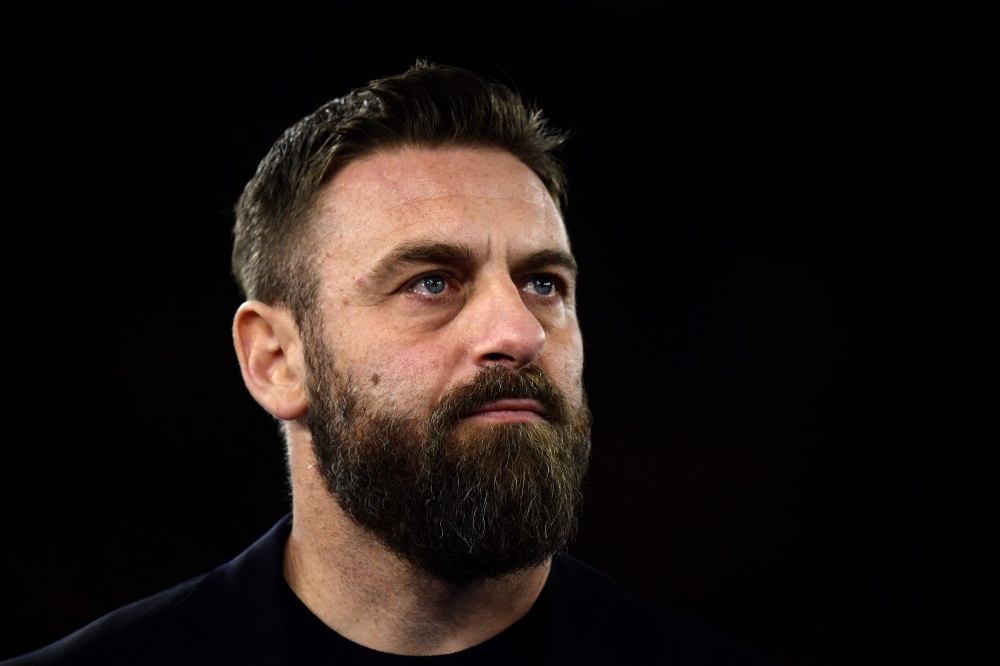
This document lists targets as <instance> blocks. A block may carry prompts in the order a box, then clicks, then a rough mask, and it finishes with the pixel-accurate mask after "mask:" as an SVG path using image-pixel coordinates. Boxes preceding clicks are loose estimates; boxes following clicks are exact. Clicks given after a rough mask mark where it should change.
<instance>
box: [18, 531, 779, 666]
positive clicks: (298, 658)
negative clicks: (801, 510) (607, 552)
mask: <svg viewBox="0 0 1000 666" xmlns="http://www.w3.org/2000/svg"><path fill="white" fill-rule="evenodd" d="M290 528H291V519H290V518H287V517H286V518H284V519H282V520H281V521H280V522H279V523H278V524H277V525H275V526H274V527H273V528H272V529H271V531H269V532H268V533H267V534H266V535H264V536H263V537H262V538H261V539H260V540H258V541H257V542H256V543H255V544H253V545H252V546H250V548H248V549H247V550H246V551H244V552H243V553H242V554H241V555H240V556H239V557H237V558H236V559H234V560H233V561H231V562H229V563H227V564H224V565H222V566H221V567H219V568H217V569H215V570H214V571H212V572H210V573H208V574H205V575H204V576H200V577H198V578H195V579H193V580H189V581H187V582H186V583H181V584H180V585H178V586H176V587H173V588H171V589H169V590H167V591H165V592H161V593H160V594H157V595H155V596H153V597H150V598H148V599H144V600H142V601H139V602H136V603H134V604H131V605H129V606H125V607H124V608H121V609H119V610H117V611H115V612H113V613H110V614H108V615H106V616H104V617H102V618H101V619H99V620H97V621H96V622H93V623H91V624H90V625H88V626H86V627H84V628H83V629H81V630H80V631H77V632H76V633H74V634H71V635H69V636H67V637H66V638H64V639H62V640H61V641H59V642H57V643H54V644H52V645H50V646H48V647H46V648H43V649H41V650H38V651H37V652H32V653H31V654H28V655H25V656H23V657H19V658H17V659H14V660H12V661H8V662H4V663H5V664H6V665H7V666H15V665H16V666H28V665H29V664H30V665H43V664H106V665H108V666H114V665H116V664H122V665H124V664H129V665H130V666H131V665H139V664H141V665H148V666H157V665H165V664H176V665H183V666H196V665H198V664H206V665H208V664H211V665H213V666H216V665H223V664H240V665H248V664H275V665H278V664H281V665H283V666H299V665H305V664H398V663H402V662H414V661H419V662H420V663H441V664H446V665H448V666H451V665H452V664H493V663H497V664H499V663H504V664H511V663H517V664H522V663H523V664H612V663H655V664H766V663H770V662H769V661H767V660H766V659H763V658H762V657H760V656H758V655H756V654H754V653H752V652H750V651H748V650H746V649H744V648H742V647H740V646H739V645H737V644H735V643H733V642H731V641H729V640H728V639H726V638H725V637H723V636H720V635H719V634H716V633H715V632H713V631H711V630H710V629H707V628H705V627H703V626H701V625H699V624H697V623H695V622H693V621H691V620H689V619H687V618H684V617H683V616H680V615H678V614H676V613H673V612H671V611H668V610H666V609H664V608H661V607H659V606H656V605H654V604H650V603H648V602H645V601H642V600H641V599H639V598H637V597H636V596H634V595H633V594H631V593H630V592H628V591H627V590H626V589H625V588H623V587H621V586H620V585H618V584H617V583H615V582H614V581H612V580H611V579H610V578H608V577H607V576H605V575H604V574H602V573H600V572H598V571H596V570H595V569H593V568H591V567H589V566H587V565H586V564H583V563H582V562H580V561H579V560H577V559H575V558H573V557H570V556H568V555H562V556H560V557H557V558H556V560H555V561H554V562H553V564H552V570H551V573H550V574H549V578H548V581H547V582H546V584H545V588H544V590H543V591H542V594H541V595H540V596H539V598H538V601H537V602H536V603H535V605H534V607H533V608H532V609H531V611H530V612H529V613H528V614H527V615H525V616H524V617H523V618H522V619H521V620H519V621H518V622H517V623H515V624H514V625H513V626H511V627H510V628H508V629H507V630H506V631H504V632H502V633H501V634H500V635H498V636H495V637H494V638H492V639H490V640H488V641H486V642H485V643H482V644H480V645H477V646H475V647H472V648H469V649H468V650H463V651H462V652H457V653H455V654H450V655H443V656H440V657H401V656H397V655H390V654H385V653H382V652H376V651H374V650H370V649H368V648H365V647H362V646H360V645H357V644H356V643H352V642H350V641H349V640H347V639H345V638H343V637H342V636H340V635H339V634H337V633H336V632H334V631H332V630H331V629H329V628H328V627H327V626H326V625H324V624H323V623H322V622H321V621H320V620H319V618H317V617H316V616H315V615H313V614H312V613H311V612H310V611H309V609H307V608H306V607H305V605H303V604H302V602H301V601H299V599H298V597H296V596H295V594H294V593H293V592H292V590H291V588H289V587H288V584H287V583H286V582H285V579H284V577H283V576H282V558H283V556H284V546H285V541H286V540H287V538H288V533H289V531H290Z"/></svg>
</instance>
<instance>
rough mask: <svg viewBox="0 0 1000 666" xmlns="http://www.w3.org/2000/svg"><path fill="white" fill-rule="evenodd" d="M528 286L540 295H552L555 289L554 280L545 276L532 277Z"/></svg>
mask: <svg viewBox="0 0 1000 666" xmlns="http://www.w3.org/2000/svg"><path fill="white" fill-rule="evenodd" d="M528 286H529V287H530V288H531V290H532V291H534V292H535V293H536V294H538V295H539V296H551V295H552V292H553V291H555V285H554V284H553V283H552V280H550V279H548V278H543V277H537V278H532V279H531V281H530V282H528Z"/></svg>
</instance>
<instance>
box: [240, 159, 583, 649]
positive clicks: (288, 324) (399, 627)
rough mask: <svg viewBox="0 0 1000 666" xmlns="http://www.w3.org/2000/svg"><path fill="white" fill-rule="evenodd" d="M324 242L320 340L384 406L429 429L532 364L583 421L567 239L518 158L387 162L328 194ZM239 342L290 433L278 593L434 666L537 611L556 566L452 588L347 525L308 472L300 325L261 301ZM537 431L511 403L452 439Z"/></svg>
mask: <svg viewBox="0 0 1000 666" xmlns="http://www.w3.org/2000/svg"><path fill="white" fill-rule="evenodd" d="M314 226H315V228H314V235H315V243H316V244H315V246H314V248H315V250H316V251H317V252H318V253H319V255H318V264H317V265H318V271H319V275H320V279H321V294H320V299H319V306H318V307H319V312H320V315H321V317H322V321H323V325H324V331H323V335H324V341H325V343H326V344H327V345H328V348H329V349H330V350H331V352H332V354H333V358H334V360H335V363H336V365H337V368H338V370H339V371H340V372H342V373H345V374H347V375H348V376H349V377H350V378H351V380H352V381H353V382H354V383H355V384H356V385H359V386H363V387H364V388H365V390H366V391H367V392H368V393H369V394H370V396H371V397H372V399H373V400H376V401H381V402H382V403H384V404H386V405H393V406H396V407H398V408H401V409H404V410H406V411H409V412H411V413H413V414H414V415H417V416H419V417H427V416H429V415H430V413H431V411H432V410H433V408H434V406H435V405H436V404H437V402H438V401H439V400H440V398H441V396H442V395H443V394H444V393H445V392H446V391H447V390H448V389H449V388H451V387H452V386H455V385H456V384H458V383H460V382H462V381H464V380H467V379H468V378H469V377H471V376H472V375H474V374H475V373H476V371H477V370H478V369H479V368H480V367H482V366H484V365H492V364H502V365H505V366H507V367H509V368H512V369H517V368H521V367H524V366H525V365H527V364H529V363H535V364H537V365H538V366H540V367H541V368H542V369H543V370H544V371H545V372H546V373H547V374H548V375H549V376H550V377H551V379H552V380H553V381H554V382H555V383H556V385H557V386H558V387H559V388H560V389H562V391H563V392H564V393H565V394H566V396H567V398H568V399H569V401H570V402H571V403H572V404H573V405H574V406H578V405H579V404H580V403H581V402H582V400H583V392H582V383H581V376H582V369H583V344H582V339H581V336H580V329H579V325H578V322H577V316H576V309H575V302H574V291H575V277H576V276H575V271H574V269H573V262H572V255H571V252H570V246H569V239H568V236H567V234H566V230H565V226H564V225H563V221H562V218H561V216H560V214H559V212H558V209H557V208H556V206H555V204H554V202H553V201H552V198H551V196H550V195H549V193H548V191H547V190H546V189H545V187H544V185H543V184H542V183H541V181H540V180H539V179H538V178H537V176H535V174H534V173H533V172H532V171H531V170H530V169H528V168H527V167H526V166H525V165H524V164H522V163H521V162H520V161H518V160H517V159H516V158H515V157H513V156H512V155H510V154H508V153H505V152H499V151H490V150H482V149H468V148H446V149H435V150H431V149H423V148H404V149H398V150H394V151H391V152H382V153H376V154H375V155H372V156H369V157H367V158H365V159H362V160H359V161H356V162H352V163H351V164H349V165H348V166H347V167H345V168H344V169H343V170H342V171H341V172H340V173H339V174H337V176H336V177H335V178H334V179H333V180H332V181H331V182H330V183H329V185H328V186H327V187H326V188H325V190H324V191H323V192H322V193H321V195H320V199H319V206H318V213H317V217H316V220H315V225H314ZM428 278H430V280H428ZM550 285H551V286H550ZM233 332H234V342H235V345H236V350H237V356H238V357H239V360H240V366H241V369H242V372H243V377H244V380H245V382H246V385H247V388H248V389H249V390H250V392H251V394H253V396H254V398H255V399H256V400H257V401H258V402H259V403H260V404H261V405H262V406H263V407H264V408H265V409H267V410H268V411H269V412H270V413H272V414H273V415H274V416H276V417H277V418H279V419H281V420H283V421H284V422H285V427H286V433H287V436H288V444H289V456H290V464H291V476H292V487H293V529H292V534H291V536H290V538H289V541H288V544H287V546H286V552H285V577H286V579H287V580H288V582H289V584H290V586H291V587H292V589H293V590H294V591H295V593H296V594H297V595H298V597H299V598H300V599H302V601H303V602H304V603H305V605H306V606H307V607H309V609H310V610H312V612H313V613H314V614H316V615H317V617H319V618H320V619H321V620H322V621H323V622H325V623H326V624H327V625H328V626H330V627H331V628H333V629H334V630H336V631H337V632H338V633H340V634H341V635H343V636H345V637H347V638H348V639H350V640H352V641H355V642H357V643H360V644H361V645H365V646H367V647H370V648H373V649H376V650H381V651H384V652H391V653H396V654H408V655H432V654H445V653H449V652H456V651H458V650H462V649H465V648H467V647H471V646H473V645H477V644H479V643H481V642H483V641H485V640H487V639H489V638H491V637H493V636H495V635H496V634H498V633H500V632H501V631H503V630H504V629H506V628H507V627H509V626H510V625H511V624H513V623H514V622H516V621H517V620H518V619H520V618H521V617H522V616H523V615H524V614H525V613H526V612H527V611H528V610H529V609H530V608H531V606H532V604H533V603H534V601H535V599H536V598H537V596H538V594H539V593H540V592H541V589H542V587H543V586H544V584H545V580H546V577H547V576H548V568H549V566H548V563H546V564H544V565H542V566H540V567H536V568H533V569H530V570H527V571H521V572H517V573H515V574H511V575H509V576H507V577H505V578H503V579H499V580H494V579H479V580H471V581H468V580H467V581H462V582H457V581H453V580H444V579H440V578H436V577H434V576H432V575H430V574H428V573H427V572H424V571H422V570H420V569H417V568H415V567H413V566H412V565H410V564H408V563H406V562H404V561H403V560H401V559H400V558H399V557H398V556H396V555H395V554H394V553H392V552H390V551H388V550H386V549H385V548H384V547H383V546H382V545H381V544H380V543H378V542H377V541H376V540H375V539H374V538H373V537H371V535H369V534H368V533H367V532H365V530H363V529H362V528H360V527H358V526H357V525H356V524H354V523H353V522H352V521H351V520H350V519H349V518H348V517H347V516H345V515H344V513H343V512H342V511H341V509H340V508H339V506H338V505H337V503H336V500H335V499H334V498H333V497H332V496H331V495H330V494H329V492H328V491H327V489H326V486H325V484H324V482H323V479H322V478H321V475H320V474H319V472H318V471H317V470H316V469H315V467H314V465H315V458H314V456H313V453H312V449H311V436H310V434H309V430H308V428H307V427H306V425H305V415H306V413H307V409H308V401H307V397H306V394H305V366H304V362H303V353H302V342H301V340H300V338H299V333H298V330H297V328H296V326H295V324H294V321H293V319H292V317H291V315H290V313H289V312H288V311H287V310H286V309H283V308H280V307H272V306H268V305H265V304H263V303H260V302H255V301H251V302H248V303H245V304H243V305H242V306H241V307H240V309H239V311H238V312H237V315H236V319H235V322H234V327H233ZM538 418H541V417H540V416H539V414H538V413H537V409H536V406H535V405H532V404H530V403H525V402H523V401H521V402H511V401H509V402H506V403H500V404H495V405H491V406H490V407H489V408H488V409H486V410H484V411H483V412H481V413H478V414H475V415H472V416H469V417H467V418H466V419H464V420H463V422H462V423H461V424H460V425H459V434H461V432H462V430H461V429H463V428H470V429H471V428H476V427H477V426H478V425H481V424H482V423H484V422H487V421H493V422H498V421H499V422H508V423H513V422H519V421H530V420H533V419H538Z"/></svg>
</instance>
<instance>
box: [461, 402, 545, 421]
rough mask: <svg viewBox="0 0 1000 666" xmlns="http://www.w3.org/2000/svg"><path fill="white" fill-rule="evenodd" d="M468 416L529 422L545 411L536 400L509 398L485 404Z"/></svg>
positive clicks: (543, 414)
mask: <svg viewBox="0 0 1000 666" xmlns="http://www.w3.org/2000/svg"><path fill="white" fill-rule="evenodd" d="M468 416H482V417H486V418H494V419H498V420H502V421H512V420H513V421H516V420H530V419H534V418H536V417H542V416H545V410H544V409H543V408H542V406H541V405H540V404H539V403H538V402H537V401H536V400H528V399H513V398H509V399H505V400H497V401H495V402H490V403H487V404H485V405H483V406H481V407H478V408H476V409H474V410H472V411H471V412H469V414H468Z"/></svg>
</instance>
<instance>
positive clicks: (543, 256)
mask: <svg viewBox="0 0 1000 666" xmlns="http://www.w3.org/2000/svg"><path fill="white" fill-rule="evenodd" d="M549 266H559V267H562V268H564V269H566V270H567V271H569V272H570V274H571V276H572V277H573V278H576V276H577V275H578V274H579V273H580V267H579V266H578V265H577V263H576V259H574V258H573V255H572V254H570V253H569V252H565V251H563V250H538V251H537V252H532V253H531V254H529V255H528V256H527V257H525V258H524V259H521V260H520V261H518V262H517V263H516V264H515V265H514V266H513V267H512V270H511V272H512V273H528V272H531V271H536V270H538V269H540V268H547V267H549Z"/></svg>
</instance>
